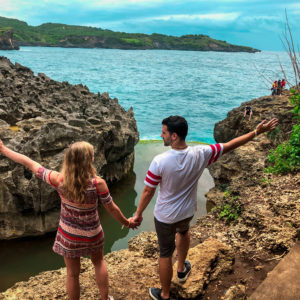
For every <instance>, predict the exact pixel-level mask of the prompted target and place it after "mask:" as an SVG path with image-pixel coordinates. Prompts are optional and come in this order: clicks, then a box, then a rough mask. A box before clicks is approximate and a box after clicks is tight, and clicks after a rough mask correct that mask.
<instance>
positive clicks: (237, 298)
mask: <svg viewBox="0 0 300 300" xmlns="http://www.w3.org/2000/svg"><path fill="white" fill-rule="evenodd" d="M241 299H246V287H245V286H244V285H243V284H237V285H234V286H232V287H230V288H229V289H228V290H227V291H226V293H225V295H224V300H241Z"/></svg>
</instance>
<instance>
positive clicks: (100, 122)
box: [0, 57, 138, 239]
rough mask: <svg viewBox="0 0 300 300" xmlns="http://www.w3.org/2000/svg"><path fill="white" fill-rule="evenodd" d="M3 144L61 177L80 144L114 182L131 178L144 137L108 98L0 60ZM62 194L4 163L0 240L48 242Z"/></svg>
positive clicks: (129, 114)
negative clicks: (68, 152) (91, 150)
mask: <svg viewBox="0 0 300 300" xmlns="http://www.w3.org/2000/svg"><path fill="white" fill-rule="evenodd" d="M0 99H1V101H0V137H1V139H2V140H3V142H4V143H5V144H6V145H7V146H8V147H9V148H11V149H13V150H16V151H18V152H21V153H23V154H25V155H27V156H29V157H31V158H32V159H34V160H36V161H38V162H40V163H41V164H43V165H44V166H46V167H48V168H51V169H54V170H60V166H61V162H62V159H63V154H64V150H65V149H66V148H67V147H68V146H69V145H70V144H71V143H73V142H75V141H82V140H85V141H88V142H90V143H91V144H92V145H94V147H95V166H96V169H97V172H98V174H101V175H102V176H103V177H104V178H105V179H106V180H107V181H108V182H113V181H116V180H119V179H121V178H122V177H123V176H124V175H126V174H128V173H129V171H130V170H131V168H132V165H133V160H134V145H135V144H136V143H137V141H138V131H137V126H136V121H135V119H134V115H133V111H132V109H130V110H129V111H125V110H124V109H123V108H122V107H121V106H120V105H119V103H118V100H117V99H111V98H110V97H109V95H108V94H107V93H103V94H99V93H98V94H97V95H96V94H94V93H91V92H90V91H89V89H88V88H87V87H86V86H83V85H81V84H80V85H76V86H74V85H71V84H69V83H67V82H62V83H60V82H56V81H54V80H51V79H50V78H48V77H47V76H46V75H44V74H38V75H37V76H35V75H34V73H33V72H32V71H31V70H30V69H29V68H26V67H24V66H22V65H20V64H18V63H16V64H12V63H11V62H10V61H9V60H8V59H7V58H5V57H1V58H0ZM59 205H60V201H59V197H58V195H57V193H56V191H55V190H54V189H53V188H52V187H50V186H48V185H46V184H45V183H43V182H41V181H39V180H38V179H37V178H35V176H32V174H31V172H29V171H28V170H26V169H25V168H24V167H22V166H20V165H17V164H15V163H13V162H11V161H9V160H8V159H6V158H4V157H3V156H1V157H0V239H8V238H15V237H20V236H28V235H39V234H44V233H45V232H48V231H54V230H56V228H57V224H58V213H57V209H58V208H59Z"/></svg>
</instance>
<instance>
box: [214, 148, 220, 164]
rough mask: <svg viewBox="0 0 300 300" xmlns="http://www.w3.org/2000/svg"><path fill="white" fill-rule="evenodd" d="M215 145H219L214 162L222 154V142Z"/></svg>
mask: <svg viewBox="0 0 300 300" xmlns="http://www.w3.org/2000/svg"><path fill="white" fill-rule="evenodd" d="M215 146H216V147H217V155H216V157H215V159H214V162H215V161H217V160H218V158H219V156H220V153H221V146H220V144H216V145H215Z"/></svg>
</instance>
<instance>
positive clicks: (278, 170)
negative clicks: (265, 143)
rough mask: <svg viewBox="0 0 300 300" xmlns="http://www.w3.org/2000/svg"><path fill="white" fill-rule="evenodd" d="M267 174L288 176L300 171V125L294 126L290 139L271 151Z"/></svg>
mask: <svg viewBox="0 0 300 300" xmlns="http://www.w3.org/2000/svg"><path fill="white" fill-rule="evenodd" d="M268 160H269V166H268V167H267V168H266V169H265V172H266V173H275V174H286V173H289V172H296V171H299V170H300V125H299V124H296V125H294V126H293V131H292V133H291V135H290V139H289V140H288V141H286V142H283V143H282V144H280V145H278V146H277V148H276V149H275V150H270V154H269V155H268Z"/></svg>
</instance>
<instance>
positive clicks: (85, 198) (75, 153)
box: [0, 140, 139, 300]
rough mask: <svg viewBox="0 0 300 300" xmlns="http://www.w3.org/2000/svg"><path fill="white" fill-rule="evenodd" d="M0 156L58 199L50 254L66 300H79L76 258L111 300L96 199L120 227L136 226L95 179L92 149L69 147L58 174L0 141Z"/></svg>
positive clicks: (83, 144)
mask: <svg viewBox="0 0 300 300" xmlns="http://www.w3.org/2000/svg"><path fill="white" fill-rule="evenodd" d="M0 152H1V153H2V154H3V155H5V156H6V157H8V158H9V159H11V160H13V161H15V162H16V163H19V164H21V165H23V166H25V167H27V168H28V169H30V170H31V171H32V172H33V173H34V174H36V176H37V177H38V178H40V179H42V180H43V181H45V182H46V183H48V184H50V185H52V186H53V187H54V188H55V189H56V190H57V192H58V194H59V196H60V198H61V213H60V221H59V226H58V230H57V234H56V238H55V242H54V246H53V250H54V252H56V253H57V254H59V255H62V256H63V257H64V261H65V264H66V267H67V279H66V289H67V293H68V296H69V299H71V300H75V299H76V300H77V299H79V298H80V286H79V273H80V257H81V256H90V257H91V260H92V262H93V264H94V267H95V275H96V282H97V285H98V287H99V290H100V295H101V299H105V300H106V299H110V300H112V299H113V297H112V296H109V295H108V274H107V268H106V265H105V261H104V257H103V243H104V233H103V230H102V227H101V224H100V220H99V216H98V210H97V205H98V198H99V199H100V201H101V203H102V204H103V206H104V207H105V209H106V210H107V211H108V212H109V213H110V214H111V215H112V216H113V217H114V218H115V219H116V220H118V221H119V222H120V223H122V224H123V226H127V227H129V228H133V229H134V228H136V227H137V226H138V225H139V224H138V223H136V222H133V220H132V219H131V218H130V219H126V218H125V217H124V215H123V214H122V212H121V211H120V209H119V207H118V206H117V205H116V204H115V203H114V202H113V200H112V198H111V196H110V194H109V190H108V188H107V185H106V182H105V181H104V180H103V179H102V178H100V177H98V176H96V170H95V168H94V166H93V162H94V148H93V146H92V145H91V144H89V143H87V142H76V143H74V144H72V145H71V146H70V147H69V148H68V149H67V151H66V153H65V156H64V161H63V167H62V170H61V172H56V171H52V170H48V169H46V168H44V167H43V166H41V165H40V164H39V163H37V162H35V161H33V160H32V159H30V158H29V157H27V156H25V155H22V154H20V153H17V152H14V151H12V150H10V149H9V148H7V147H5V146H4V144H3V142H2V141H1V140H0Z"/></svg>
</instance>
